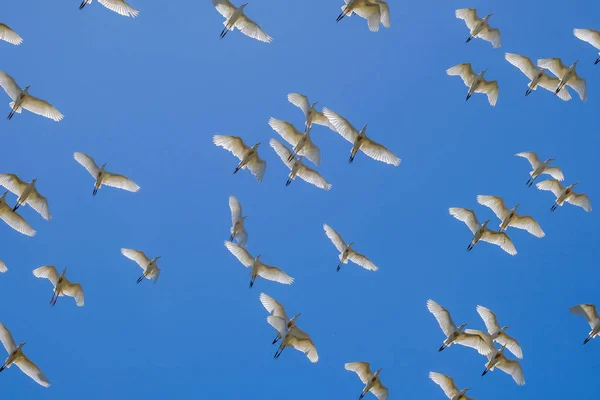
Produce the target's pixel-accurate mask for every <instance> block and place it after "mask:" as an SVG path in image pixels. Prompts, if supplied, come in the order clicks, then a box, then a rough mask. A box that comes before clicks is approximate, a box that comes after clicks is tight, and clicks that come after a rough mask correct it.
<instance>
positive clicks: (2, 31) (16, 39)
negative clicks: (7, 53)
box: [0, 22, 23, 46]
mask: <svg viewBox="0 0 600 400" xmlns="http://www.w3.org/2000/svg"><path fill="white" fill-rule="evenodd" d="M0 40H4V41H5V42H8V43H10V44H14V45H15V46H18V45H20V44H21V43H23V38H22V37H21V36H19V35H18V34H17V32H15V31H13V30H12V29H11V28H10V27H9V26H8V25H6V24H3V23H1V22H0Z"/></svg>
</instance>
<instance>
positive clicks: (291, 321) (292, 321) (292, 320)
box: [290, 313, 302, 324]
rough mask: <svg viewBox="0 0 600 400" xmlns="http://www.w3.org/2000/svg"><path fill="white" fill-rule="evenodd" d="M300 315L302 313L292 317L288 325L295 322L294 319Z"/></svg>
mask: <svg viewBox="0 0 600 400" xmlns="http://www.w3.org/2000/svg"><path fill="white" fill-rule="evenodd" d="M300 314H302V313H298V314H296V315H294V316H293V317H292V319H290V324H292V323H294V322H296V319H297V318H298V317H299V316H300Z"/></svg>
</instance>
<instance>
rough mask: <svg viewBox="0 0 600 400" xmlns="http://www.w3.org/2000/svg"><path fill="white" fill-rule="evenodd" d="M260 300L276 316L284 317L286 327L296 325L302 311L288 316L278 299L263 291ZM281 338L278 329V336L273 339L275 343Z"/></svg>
mask: <svg viewBox="0 0 600 400" xmlns="http://www.w3.org/2000/svg"><path fill="white" fill-rule="evenodd" d="M259 298H260V302H261V303H262V305H263V306H264V307H265V309H266V310H267V311H268V312H269V314H271V315H272V316H274V317H278V318H282V319H283V320H284V321H285V322H286V329H288V330H290V329H292V328H293V327H294V326H296V319H297V318H298V317H299V316H300V314H301V313H298V314H296V315H294V316H293V317H292V318H291V319H290V318H289V317H288V316H287V314H286V312H285V309H284V308H283V306H282V305H281V303H279V302H278V301H277V300H275V299H274V298H272V297H271V296H269V295H267V294H265V293H261V294H260V296H259ZM279 339H281V334H280V333H279V331H277V336H276V337H275V339H273V343H272V344H275V343H277V342H278V341H279Z"/></svg>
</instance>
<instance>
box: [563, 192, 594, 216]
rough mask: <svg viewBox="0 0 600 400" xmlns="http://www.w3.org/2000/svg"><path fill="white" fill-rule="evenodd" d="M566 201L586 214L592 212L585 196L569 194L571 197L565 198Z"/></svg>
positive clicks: (588, 200)
mask: <svg viewBox="0 0 600 400" xmlns="http://www.w3.org/2000/svg"><path fill="white" fill-rule="evenodd" d="M566 201H567V202H568V203H571V204H573V205H574V206H577V207H581V208H583V209H584V210H585V211H587V212H590V211H592V203H591V202H590V199H589V197H587V196H586V195H585V194H577V193H575V192H571V196H569V197H567V199H566Z"/></svg>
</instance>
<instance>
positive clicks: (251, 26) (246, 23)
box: [235, 14, 273, 43]
mask: <svg viewBox="0 0 600 400" xmlns="http://www.w3.org/2000/svg"><path fill="white" fill-rule="evenodd" d="M235 27H236V28H238V29H239V30H240V31H241V32H242V33H243V34H244V35H246V36H249V37H251V38H252V39H256V40H260V41H261V42H265V43H271V42H272V41H273V38H272V37H271V36H269V35H267V33H266V32H265V31H264V30H263V29H262V28H261V27H260V26H258V24H257V23H256V22H254V21H253V20H251V19H250V18H248V17H247V16H246V15H244V14H242V15H241V16H240V18H239V19H238V20H237V21H235Z"/></svg>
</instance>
